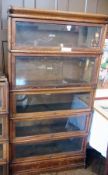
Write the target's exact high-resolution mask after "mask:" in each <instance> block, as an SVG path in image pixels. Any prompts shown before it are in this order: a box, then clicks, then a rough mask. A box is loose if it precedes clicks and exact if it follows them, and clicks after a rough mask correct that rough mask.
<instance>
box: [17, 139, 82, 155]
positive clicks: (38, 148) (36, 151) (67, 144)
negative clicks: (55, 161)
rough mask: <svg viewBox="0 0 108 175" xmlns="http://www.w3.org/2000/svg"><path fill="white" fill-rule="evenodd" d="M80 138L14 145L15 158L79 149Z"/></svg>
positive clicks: (80, 145)
mask: <svg viewBox="0 0 108 175" xmlns="http://www.w3.org/2000/svg"><path fill="white" fill-rule="evenodd" d="M82 141H83V139H82V138H69V139H65V140H56V141H49V142H42V143H32V144H31V143H30V144H20V145H15V154H16V156H15V157H16V158H23V157H32V156H41V155H48V154H55V153H63V152H71V151H80V150H81V148H82Z"/></svg>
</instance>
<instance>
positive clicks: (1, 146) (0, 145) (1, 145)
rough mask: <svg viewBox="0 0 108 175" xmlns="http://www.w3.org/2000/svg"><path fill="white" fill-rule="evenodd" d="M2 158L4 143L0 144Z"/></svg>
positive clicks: (0, 156) (1, 157)
mask: <svg viewBox="0 0 108 175" xmlns="http://www.w3.org/2000/svg"><path fill="white" fill-rule="evenodd" d="M0 159H3V144H0Z"/></svg>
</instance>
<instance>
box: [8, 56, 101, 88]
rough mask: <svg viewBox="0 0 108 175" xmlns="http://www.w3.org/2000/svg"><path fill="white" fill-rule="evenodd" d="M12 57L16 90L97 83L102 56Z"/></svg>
mask: <svg viewBox="0 0 108 175" xmlns="http://www.w3.org/2000/svg"><path fill="white" fill-rule="evenodd" d="M11 59H12V60H13V61H12V63H10V67H11V64H12V67H11V69H12V72H11V73H10V82H12V84H11V86H12V88H13V89H23V88H31V87H33V88H34V87H35V88H46V87H50V88H53V87H57V88H59V87H71V86H78V85H80V86H88V85H89V86H90V85H93V84H96V78H97V76H96V75H97V74H96V70H98V69H97V64H96V63H97V62H98V58H96V57H94V56H67V55H66V56H48V55H46V56H45V54H44V55H43V56H40V55H38V56H35V55H33V54H32V55H31V54H12V58H11ZM34 75H36V76H34ZM11 79H12V80H11Z"/></svg>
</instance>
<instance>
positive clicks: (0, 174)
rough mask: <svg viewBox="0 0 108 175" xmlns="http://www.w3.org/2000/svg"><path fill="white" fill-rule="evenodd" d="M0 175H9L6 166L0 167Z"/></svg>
mask: <svg viewBox="0 0 108 175" xmlns="http://www.w3.org/2000/svg"><path fill="white" fill-rule="evenodd" d="M0 175H9V169H8V165H0Z"/></svg>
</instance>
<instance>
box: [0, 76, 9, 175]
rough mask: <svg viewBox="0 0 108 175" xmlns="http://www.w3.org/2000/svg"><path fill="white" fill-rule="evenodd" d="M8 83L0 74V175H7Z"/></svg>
mask: <svg viewBox="0 0 108 175" xmlns="http://www.w3.org/2000/svg"><path fill="white" fill-rule="evenodd" d="M8 96H9V95H8V82H7V78H6V77H5V76H4V75H2V73H1V74H0V175H8V173H9V169H8V164H9V137H8V133H9V132H8V128H9V122H8V121H9V119H8Z"/></svg>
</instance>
